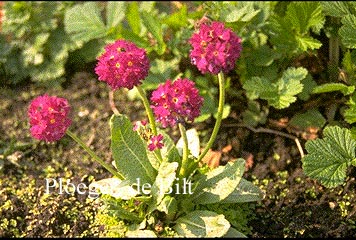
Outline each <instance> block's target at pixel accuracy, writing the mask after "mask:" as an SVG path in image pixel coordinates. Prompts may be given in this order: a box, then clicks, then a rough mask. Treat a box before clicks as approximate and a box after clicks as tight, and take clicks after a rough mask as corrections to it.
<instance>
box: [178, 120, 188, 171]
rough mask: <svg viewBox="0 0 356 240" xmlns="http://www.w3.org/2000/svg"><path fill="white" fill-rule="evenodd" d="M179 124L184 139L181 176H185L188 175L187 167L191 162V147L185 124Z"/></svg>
mask: <svg viewBox="0 0 356 240" xmlns="http://www.w3.org/2000/svg"><path fill="white" fill-rule="evenodd" d="M178 126H179V130H180V134H181V136H182V140H183V156H182V166H181V167H180V170H179V178H183V177H186V176H185V175H186V173H187V168H188V165H189V162H188V154H189V148H188V138H187V131H186V129H185V127H184V126H183V124H181V123H179V124H178Z"/></svg>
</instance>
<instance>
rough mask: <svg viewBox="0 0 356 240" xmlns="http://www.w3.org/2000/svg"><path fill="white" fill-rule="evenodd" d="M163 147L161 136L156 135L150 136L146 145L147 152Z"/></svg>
mask: <svg viewBox="0 0 356 240" xmlns="http://www.w3.org/2000/svg"><path fill="white" fill-rule="evenodd" d="M163 146H164V144H163V135H162V134H158V135H157V136H152V137H151V138H150V140H149V143H148V146H147V147H148V150H150V151H154V150H156V149H161V148H162V147H163Z"/></svg>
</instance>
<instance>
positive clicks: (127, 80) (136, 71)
mask: <svg viewBox="0 0 356 240" xmlns="http://www.w3.org/2000/svg"><path fill="white" fill-rule="evenodd" d="M98 60H99V62H98V63H97V65H96V67H95V73H96V74H97V75H98V76H99V80H100V81H104V82H106V83H107V84H109V85H110V87H111V88H112V90H116V89H118V88H121V87H125V88H128V89H132V88H133V87H134V86H137V85H139V84H141V80H143V79H145V78H146V77H147V75H148V71H149V68H150V63H149V60H148V58H147V55H146V51H145V50H144V49H141V48H138V47H137V46H136V45H135V44H134V43H132V42H129V41H126V40H117V41H116V42H114V43H112V44H109V45H107V46H106V47H105V52H104V53H103V54H102V55H101V56H100V57H99V58H98Z"/></svg>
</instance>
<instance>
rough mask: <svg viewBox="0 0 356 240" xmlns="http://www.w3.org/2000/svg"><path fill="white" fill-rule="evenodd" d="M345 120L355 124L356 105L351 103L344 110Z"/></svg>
mask: <svg viewBox="0 0 356 240" xmlns="http://www.w3.org/2000/svg"><path fill="white" fill-rule="evenodd" d="M344 118H345V121H346V122H348V123H349V124H353V123H355V122H356V105H351V106H350V107H349V108H348V109H346V110H345V112H344Z"/></svg>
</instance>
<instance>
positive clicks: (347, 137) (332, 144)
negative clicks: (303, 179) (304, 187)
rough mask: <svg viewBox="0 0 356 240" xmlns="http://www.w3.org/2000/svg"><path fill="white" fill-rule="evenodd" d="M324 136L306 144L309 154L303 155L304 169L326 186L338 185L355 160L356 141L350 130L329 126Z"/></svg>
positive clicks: (307, 173) (308, 174)
mask: <svg viewBox="0 0 356 240" xmlns="http://www.w3.org/2000/svg"><path fill="white" fill-rule="evenodd" d="M323 134H324V138H323V139H316V140H309V141H308V142H307V143H306V144H305V148H306V150H307V151H308V154H307V155H306V156H304V157H303V159H302V163H303V165H302V166H303V170H304V172H305V174H306V175H307V176H309V177H312V178H315V179H317V180H318V181H320V182H321V183H322V184H323V185H324V186H326V187H336V186H338V185H340V184H342V183H343V181H344V180H345V178H346V169H347V167H348V166H350V165H351V164H352V163H353V162H354V161H355V147H356V141H355V140H354V139H352V137H351V133H350V130H348V129H346V128H340V127H338V126H328V127H326V128H325V129H324V131H323Z"/></svg>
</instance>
